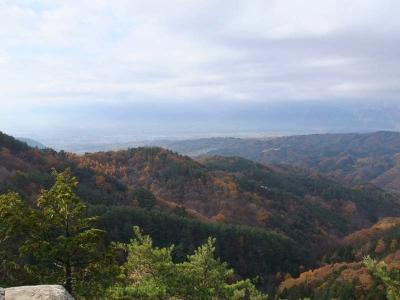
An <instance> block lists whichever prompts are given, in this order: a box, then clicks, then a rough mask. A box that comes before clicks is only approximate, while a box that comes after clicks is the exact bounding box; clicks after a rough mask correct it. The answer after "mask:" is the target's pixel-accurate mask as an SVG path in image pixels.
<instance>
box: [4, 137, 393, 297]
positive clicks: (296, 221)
mask: <svg viewBox="0 0 400 300" xmlns="http://www.w3.org/2000/svg"><path fill="white" fill-rule="evenodd" d="M377 151H378V150H377ZM53 168H54V169H56V170H58V171H60V170H65V169H67V168H69V169H70V170H71V173H72V174H73V175H75V176H76V177H77V179H78V180H79V182H80V184H79V186H78V189H77V193H78V195H79V196H80V197H82V199H84V200H85V201H86V203H87V204H88V211H87V213H89V214H90V215H98V216H100V219H99V224H100V226H101V228H102V229H104V230H105V231H106V232H107V233H106V236H105V238H106V240H107V242H112V241H122V242H128V241H129V239H130V238H131V237H132V226H134V225H138V226H140V227H141V228H142V229H143V231H144V232H145V233H146V234H150V235H151V236H152V237H153V239H154V243H155V244H156V245H158V246H162V247H166V246H169V245H171V244H175V248H174V251H173V252H172V253H171V255H172V257H173V259H174V260H175V261H177V262H180V261H184V259H185V258H186V255H187V254H189V253H192V252H193V251H194V250H195V249H196V248H197V247H199V246H200V245H201V244H203V243H205V242H206V241H207V238H208V237H209V236H213V237H216V238H217V242H216V254H217V255H218V256H219V257H220V258H221V259H223V260H224V261H227V262H228V263H229V264H230V265H231V266H232V267H234V268H235V269H236V271H237V272H238V274H239V275H240V276H244V277H250V278H254V277H256V276H258V280H257V284H258V285H259V286H260V287H261V288H263V289H266V290H268V291H269V292H270V293H272V292H273V290H274V287H275V286H277V285H278V284H279V282H280V281H281V280H282V279H284V278H285V275H284V274H291V275H286V278H287V277H288V276H298V275H299V272H301V271H303V270H307V269H309V268H315V267H318V266H320V265H321V264H326V263H332V262H340V263H342V262H345V263H350V262H352V261H355V262H356V264H360V263H359V262H358V260H359V256H360V255H361V254H360V253H362V255H363V254H365V253H364V252H360V253H359V251H358V250H357V249H358V248H359V246H358V244H357V245H356V246H352V247H353V248H351V249H350V246H349V244H346V241H348V240H352V238H351V237H352V235H351V233H353V232H354V231H356V230H360V229H362V228H367V227H369V226H371V225H373V224H374V223H375V222H377V221H379V219H381V218H383V217H390V216H392V217H398V216H399V215H400V202H399V201H400V200H399V198H398V196H397V195H396V194H391V193H389V192H385V191H383V190H380V189H378V188H375V187H374V186H372V185H370V186H363V187H361V186H360V187H356V188H349V187H344V186H343V185H341V184H339V183H337V182H334V181H332V180H329V179H326V178H325V177H323V176H320V175H318V174H317V173H315V172H308V171H305V170H304V169H302V168H298V167H291V166H287V165H277V164H272V165H269V166H267V165H264V164H260V163H256V162H254V161H251V160H247V159H244V158H240V157H223V156H208V157H203V158H202V159H199V160H197V161H196V160H193V159H192V158H190V157H188V156H182V155H179V154H177V153H174V152H172V151H170V150H166V149H162V148H157V147H152V148H146V147H144V148H135V149H129V150H124V151H110V152H98V153H88V154H85V155H77V154H72V153H66V152H55V151H53V150H51V149H44V150H41V149H34V148H31V147H29V146H28V145H27V144H25V143H23V142H20V141H17V140H15V139H14V138H12V137H10V136H7V135H5V134H0V179H1V180H0V194H1V193H5V192H7V191H16V192H19V193H20V194H21V195H22V196H23V198H24V199H27V200H28V203H29V205H31V206H33V205H34V202H33V199H35V198H36V197H37V195H39V194H40V191H41V189H42V188H49V187H50V186H51V185H52V184H53V183H54V179H53V177H52V176H51V172H52V169H53ZM388 220H396V219H388ZM385 222H388V221H385ZM390 222H392V223H393V222H394V223H396V222H395V221H390ZM379 224H387V223H378V225H375V227H373V228H377V227H378V228H382V227H385V226H383V225H379ZM396 224H397V223H396ZM376 226H377V227H376ZM396 226H397V225H396ZM385 228H386V227H385ZM373 230H374V229H373ZM367 231H368V230H367ZM354 235H355V236H358V235H359V233H356V234H354ZM346 236H347V237H346ZM367 236H368V235H367ZM345 237H346V238H345ZM343 238H345V239H344V240H343ZM370 240H371V243H375V240H376V239H375V237H374V238H372V237H371V238H370ZM378 240H379V238H378ZM386 243H387V242H386V240H385V245H386ZM351 245H352V244H351ZM361 247H362V246H361ZM371 247H375V248H376V247H377V246H376V245H375V244H374V245H373V246H371ZM385 247H386V248H385V249H387V248H388V247H389V248H390V249H391V245H389V244H388V245H387V246H385ZM349 249H350V250H349ZM371 249H372V248H371ZM382 253H383V252H382ZM384 254H385V255H386V254H389V253H388V252H384ZM377 257H378V258H384V257H386V256H384V255H383V254H382V255H381V256H377ZM363 270H364V269H363ZM0 273H1V271H0ZM0 275H1V274H0ZM283 286H284V288H282V286H281V293H282V295H288V296H290V295H292V294H291V293H292V292H293V289H292V286H297V281H296V284H294V283H290V284H289V285H288V283H287V282H286V283H283ZM296 293H297V292H296ZM296 293H295V294H296ZM293 295H294V294H293ZM296 295H297V294H296ZM304 295H305V296H307V295H306V294H304ZM293 299H295V298H293Z"/></svg>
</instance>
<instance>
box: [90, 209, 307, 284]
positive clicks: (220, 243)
mask: <svg viewBox="0 0 400 300" xmlns="http://www.w3.org/2000/svg"><path fill="white" fill-rule="evenodd" d="M91 210H92V214H97V215H100V220H99V225H100V226H101V228H102V229H104V230H105V231H107V234H106V240H107V241H108V242H112V241H122V242H128V241H129V239H130V238H131V237H132V230H131V229H132V226H139V227H140V228H142V229H143V231H144V232H145V233H146V234H149V235H150V236H151V237H152V238H153V242H154V244H156V245H157V246H160V247H166V246H168V245H170V244H175V247H174V249H173V258H174V260H176V261H183V260H184V259H185V258H186V256H187V255H188V254H190V253H192V252H193V251H194V250H195V249H196V248H197V247H199V246H200V245H201V244H203V243H204V242H206V241H207V238H208V237H209V236H214V237H216V239H217V242H216V250H215V251H216V254H217V256H218V257H220V258H221V259H222V260H224V261H226V262H228V263H229V265H231V266H232V267H233V268H234V269H235V270H236V271H237V272H238V274H240V275H241V276H243V277H250V278H252V277H256V276H259V277H260V283H261V284H263V285H267V284H268V283H269V282H270V280H271V276H273V274H275V273H276V272H284V273H287V272H289V273H292V274H293V275H295V274H296V272H297V271H298V267H299V266H300V265H301V264H303V265H307V264H310V261H311V259H310V253H309V251H306V249H304V248H303V246H302V245H299V244H296V243H295V242H294V241H293V240H291V239H288V238H287V237H285V236H283V235H281V234H278V233H275V232H273V231H267V230H262V229H257V228H251V227H246V226H237V225H228V224H222V223H205V222H201V221H198V220H194V219H190V218H186V217H181V216H177V215H175V214H169V213H166V212H161V211H157V210H150V211H149V210H147V209H137V208H136V209H135V208H127V207H91Z"/></svg>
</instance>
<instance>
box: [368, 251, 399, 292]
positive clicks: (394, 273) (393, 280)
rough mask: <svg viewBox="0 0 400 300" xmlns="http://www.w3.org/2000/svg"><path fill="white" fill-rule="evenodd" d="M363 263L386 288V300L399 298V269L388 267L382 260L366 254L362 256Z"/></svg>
mask: <svg viewBox="0 0 400 300" xmlns="http://www.w3.org/2000/svg"><path fill="white" fill-rule="evenodd" d="M363 262H364V265H365V266H366V267H367V268H368V270H369V271H370V272H371V273H372V274H373V275H374V276H375V277H376V278H378V279H379V280H380V281H382V282H383V284H384V285H385V288H386V297H387V299H388V300H398V299H400V270H399V269H389V268H388V266H387V264H386V263H385V262H384V261H380V262H378V261H376V260H373V259H372V258H371V257H369V256H367V257H365V258H364V261H363Z"/></svg>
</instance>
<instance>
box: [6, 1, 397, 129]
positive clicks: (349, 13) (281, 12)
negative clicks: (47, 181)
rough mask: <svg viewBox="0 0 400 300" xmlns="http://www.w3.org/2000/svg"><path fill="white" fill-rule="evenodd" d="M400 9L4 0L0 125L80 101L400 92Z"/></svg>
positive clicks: (364, 4) (351, 97)
mask: <svg viewBox="0 0 400 300" xmlns="http://www.w3.org/2000/svg"><path fill="white" fill-rule="evenodd" d="M399 16H400V2H399V1H398V0H337V1H333V0H275V1H273V0H261V1H256V0H243V1H234V0H227V1H224V0H215V1H207V0H199V1H189V0H182V1H174V0H169V1H165V0H159V1H153V0H146V1H135V0H112V1H109V0H104V1H103V0H68V1H55V0H41V1H35V0H25V1H24V0H2V1H1V2H0V102H1V107H2V109H1V111H0V130H1V128H6V129H8V130H10V128H11V127H14V125H15V127H18V126H20V125H21V124H23V121H19V122H17V121H16V119H15V124H12V123H10V121H11V119H12V118H14V117H13V115H15V114H19V115H20V116H22V119H24V120H25V121H26V122H28V121H29V122H31V123H32V122H33V121H32V120H36V121H35V122H38V124H39V123H40V124H51V120H52V117H51V116H48V118H49V119H48V120H47V121H46V120H41V121H39V120H37V118H38V117H39V115H38V114H37V113H35V112H38V111H41V112H42V113H43V112H51V111H57V110H58V111H59V110H60V109H63V108H67V107H68V109H69V110H72V111H73V110H74V107H75V108H76V109H79V108H81V107H82V105H94V106H93V107H100V106H103V107H112V106H114V105H115V110H117V109H123V108H124V107H125V106H126V107H131V106H132V105H135V104H136V103H141V104H142V105H143V103H151V105H152V106H153V107H157V106H163V105H168V104H169V103H171V105H172V104H173V105H179V104H182V105H184V106H188V105H192V104H193V105H194V106H195V105H204V106H207V105H208V106H209V107H210V109H212V107H213V105H214V104H215V103H230V104H231V103H242V104H246V103H254V102H256V103H261V104H268V103H272V102H275V103H279V102H283V101H285V102H287V101H289V102H290V101H297V102H306V101H313V102H315V101H318V102H322V101H325V102H333V101H344V102H346V101H360V102H365V101H368V102H376V103H379V102H381V101H392V102H393V101H397V100H398V96H399V92H400V55H399V53H400V17H399ZM114 112H115V111H113V109H110V114H112V113H114ZM40 116H41V117H43V114H41V115H40ZM53 117H54V116H53ZM58 117H59V116H57V118H58ZM88 117H90V116H88ZM21 122H22V123H21ZM35 122H33V123H32V124H30V125H31V126H34V125H35V124H36V123H35ZM46 122H47V123H46ZM21 126H22V127H21V128H23V127H24V126H25V127H26V126H27V123H24V124H23V125H21Z"/></svg>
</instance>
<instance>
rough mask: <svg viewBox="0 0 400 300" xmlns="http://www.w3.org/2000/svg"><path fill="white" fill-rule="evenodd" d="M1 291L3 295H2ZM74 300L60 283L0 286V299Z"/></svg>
mask: <svg viewBox="0 0 400 300" xmlns="http://www.w3.org/2000/svg"><path fill="white" fill-rule="evenodd" d="M2 291H3V296H2ZM35 299H38V300H39V299H40V300H74V298H73V297H72V296H71V295H70V294H69V293H68V292H67V291H66V290H65V289H64V287H62V286H61V285H35V286H18V287H11V288H6V289H1V288H0V300H35Z"/></svg>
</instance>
